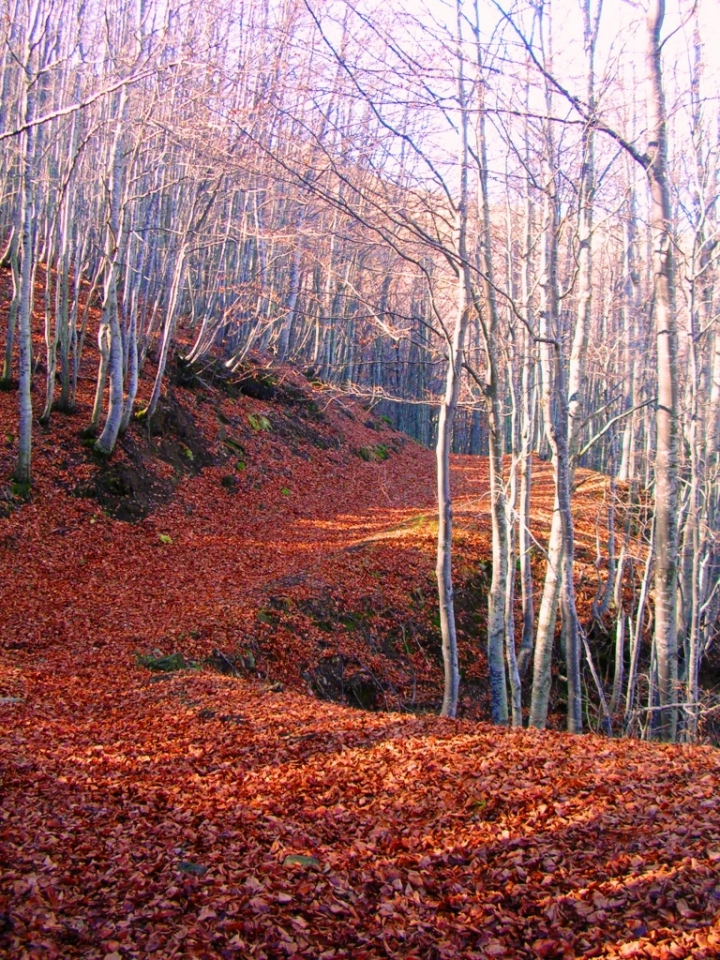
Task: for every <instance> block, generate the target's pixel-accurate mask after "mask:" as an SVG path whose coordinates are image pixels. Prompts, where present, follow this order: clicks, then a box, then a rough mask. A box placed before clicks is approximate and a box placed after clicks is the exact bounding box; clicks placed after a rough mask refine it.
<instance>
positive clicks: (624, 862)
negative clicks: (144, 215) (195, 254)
mask: <svg viewBox="0 0 720 960" xmlns="http://www.w3.org/2000/svg"><path fill="white" fill-rule="evenodd" d="M213 375H214V374H213V369H212V368H210V367H209V368H208V369H207V371H205V372H204V373H203V375H202V376H201V378H200V380H197V379H196V380H194V381H193V382H188V377H187V371H185V372H183V371H182V370H177V369H176V370H174V373H173V378H172V379H171V382H170V383H169V385H168V388H167V390H166V393H165V397H164V399H163V402H162V404H161V407H160V410H159V413H158V416H157V417H156V418H155V419H154V421H153V424H152V432H149V431H148V430H147V428H146V427H143V428H141V427H140V426H138V425H134V426H133V428H132V430H131V431H130V432H129V434H128V435H127V436H126V437H125V438H124V439H123V440H122V443H121V446H120V448H119V449H118V451H117V452H116V454H115V455H114V456H113V457H112V458H111V459H110V460H109V461H108V462H101V461H98V460H97V459H96V458H95V457H94V455H93V453H92V451H91V450H90V449H89V448H88V447H87V446H86V445H83V442H82V440H81V438H80V433H81V431H82V428H83V427H84V426H86V424H87V421H88V419H89V409H90V404H91V400H92V398H91V396H90V391H91V387H92V381H91V377H90V376H89V375H88V377H87V378H85V380H83V381H82V383H81V388H82V389H81V394H80V397H79V405H78V411H77V413H76V414H75V415H74V416H72V417H69V416H60V415H58V414H54V415H53V418H52V421H51V424H50V425H49V426H48V427H37V429H36V435H35V459H34V464H35V468H34V488H33V493H32V497H31V499H30V500H29V502H26V503H25V502H20V501H18V500H17V499H15V498H13V497H12V495H11V493H10V492H9V491H8V492H6V493H5V495H4V500H3V501H2V502H0V507H2V508H3V515H2V517H1V518H0V570H1V571H2V574H1V575H0V611H1V614H0V617H1V619H0V731H1V733H2V736H1V737H0V956H7V957H12V958H36V957H44V958H66V957H67V958H75V957H82V958H100V960H120V958H122V960H129V958H145V957H158V958H171V957H178V958H244V957H253V958H258V960H261V958H267V960H272V958H294V957H298V958H299V957H303V958H323V960H331V958H332V960H334V958H340V957H348V958H350V957H352V958H353V960H363V958H375V957H385V958H395V957H402V958H417V960H420V958H423V960H425V958H427V960H430V958H438V960H439V958H453V957H467V958H475V957H476V958H485V957H497V958H502V957H506V958H513V957H520V958H522V957H562V958H570V957H599V956H604V957H623V958H631V957H658V958H670V957H673V958H681V957H715V956H720V925H719V923H718V915H719V908H720V817H718V807H719V806H720V791H719V790H718V787H719V785H720V754H718V752H717V751H716V750H715V749H712V748H710V747H700V746H697V747H687V746H662V745H652V744H645V743H640V742H637V741H631V740H609V739H604V738H600V737H598V736H595V735H589V736H587V737H575V738H572V737H569V736H567V735H564V734H562V733H558V732H546V733H539V732H534V731H506V730H499V729H497V728H494V727H492V726H490V725H489V724H487V723H485V722H483V721H482V718H483V717H485V716H486V715H487V698H486V694H485V684H484V676H485V664H484V657H483V655H482V636H483V617H484V612H483V609H482V608H483V604H484V599H483V598H484V588H485V587H486V586H487V580H488V577H489V523H488V509H487V508H488V503H487V474H486V465H485V462H484V460H483V459H482V458H464V457H458V458H455V461H454V489H455V493H456V520H457V538H456V539H457V552H456V575H457V582H458V606H459V622H460V634H461V635H460V640H461V646H462V667H463V700H462V705H461V713H462V719H460V720H458V721H453V722H451V721H444V720H440V719H438V718H437V717H436V716H435V715H434V711H436V710H437V706H438V702H439V699H440V696H441V669H440V662H439V655H438V645H439V644H438V631H437V625H436V617H437V603H436V600H435V597H434V585H433V567H434V537H435V534H436V521H435V519H434V510H435V506H434V504H435V499H434V480H433V473H434V461H433V456H432V454H431V453H430V452H428V451H427V450H424V449H422V448H420V447H418V446H417V445H415V444H413V443H412V442H410V441H408V440H406V439H405V438H403V437H402V436H400V435H399V434H397V433H396V432H395V431H393V430H392V429H391V428H390V427H389V426H388V425H387V424H386V423H385V422H384V421H383V420H382V419H381V418H378V417H376V416H374V415H373V414H372V413H371V412H368V411H367V410H364V409H363V408H361V407H360V406H358V405H357V404H355V403H353V402H351V401H350V400H348V399H347V398H344V397H343V396H341V395H339V394H333V393H331V392H329V391H327V390H325V389H323V388H322V387H320V386H317V385H316V386H315V387H314V388H312V389H311V388H310V386H309V385H308V383H307V381H306V380H305V379H304V378H303V377H302V376H301V375H300V374H299V372H297V371H293V370H290V369H287V370H285V371H282V372H280V373H278V372H277V371H274V372H268V371H267V370H266V369H265V368H264V367H263V365H262V363H261V362H260V360H259V358H256V360H255V363H254V364H253V363H248V364H247V365H246V367H245V368H244V373H243V377H241V378H239V380H237V379H236V381H235V382H233V383H226V382H216V383H214V384H211V383H210V382H209V378H210V377H211V376H213ZM243 378H244V379H243ZM41 379H42V378H41V377H38V382H39V381H40V380H41ZM190 379H191V380H192V378H190ZM143 389H144V390H145V391H146V392H147V391H148V389H149V381H147V382H144V385H143ZM83 391H85V392H83ZM41 399H42V398H41V397H40V396H36V397H35V401H36V403H37V404H38V405H40V404H41ZM16 401H17V397H16V394H15V393H13V392H7V393H3V394H0V419H1V422H2V427H3V436H2V437H0V444H1V446H0V477H2V478H3V482H6V481H5V478H9V476H10V472H11V470H12V465H13V462H14V457H15V455H16V449H17V439H16V432H17V427H16V420H17V417H16ZM36 426H37V425H36ZM578 480H579V483H580V490H579V492H578V499H577V502H578V518H577V519H578V539H579V548H578V564H577V570H578V581H579V589H580V595H581V597H582V598H583V603H584V604H586V605H587V604H588V603H589V602H590V600H591V598H592V596H593V595H594V592H595V588H596V584H597V573H596V570H595V566H594V559H595V549H596V548H595V537H596V533H597V531H598V529H601V528H602V522H601V517H602V516H603V511H604V506H603V503H604V501H603V491H604V489H605V483H604V480H603V479H602V478H599V477H595V476H593V475H592V474H589V473H587V474H583V473H582V472H581V473H580V474H579V477H578ZM551 509H552V496H551V478H550V473H549V470H548V468H547V466H546V465H543V464H538V468H537V476H536V482H535V486H534V501H533V517H534V524H535V534H536V536H537V537H538V539H539V541H540V542H542V539H543V537H544V536H545V535H546V532H547V526H548V522H549V517H550V512H551ZM537 562H538V570H540V569H541V567H542V564H541V556H540V555H538V557H537ZM163 668H164V669H163ZM332 701H335V702H332ZM556 706H558V707H559V706H561V704H559V703H556ZM360 707H363V708H365V709H359V708H360Z"/></svg>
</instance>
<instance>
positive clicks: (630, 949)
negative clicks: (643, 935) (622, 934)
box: [619, 940, 644, 960]
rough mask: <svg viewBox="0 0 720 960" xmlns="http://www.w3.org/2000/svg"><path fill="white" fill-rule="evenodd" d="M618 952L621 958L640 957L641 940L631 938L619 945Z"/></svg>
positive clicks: (641, 950) (628, 959)
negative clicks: (629, 940)
mask: <svg viewBox="0 0 720 960" xmlns="http://www.w3.org/2000/svg"><path fill="white" fill-rule="evenodd" d="M619 953H620V956H621V957H622V958H623V960H632V958H633V957H642V956H643V953H644V951H643V947H642V941H640V940H632V941H631V942H630V943H624V944H623V945H622V946H621V947H620V950H619Z"/></svg>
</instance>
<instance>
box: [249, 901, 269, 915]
mask: <svg viewBox="0 0 720 960" xmlns="http://www.w3.org/2000/svg"><path fill="white" fill-rule="evenodd" d="M248 906H249V907H250V908H251V909H252V910H253V911H254V912H255V913H269V911H270V906H269V904H268V902H267V900H263V898H262V897H253V898H252V900H250V902H249V904H248Z"/></svg>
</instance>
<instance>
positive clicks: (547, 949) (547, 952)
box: [532, 940, 563, 958]
mask: <svg viewBox="0 0 720 960" xmlns="http://www.w3.org/2000/svg"><path fill="white" fill-rule="evenodd" d="M532 949H533V953H534V954H535V955H536V956H538V957H543V958H544V957H556V956H558V954H562V952H563V944H562V943H558V941H557V940H536V941H535V942H534V943H533V945H532Z"/></svg>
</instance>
